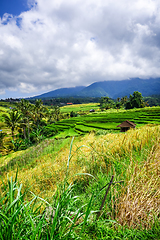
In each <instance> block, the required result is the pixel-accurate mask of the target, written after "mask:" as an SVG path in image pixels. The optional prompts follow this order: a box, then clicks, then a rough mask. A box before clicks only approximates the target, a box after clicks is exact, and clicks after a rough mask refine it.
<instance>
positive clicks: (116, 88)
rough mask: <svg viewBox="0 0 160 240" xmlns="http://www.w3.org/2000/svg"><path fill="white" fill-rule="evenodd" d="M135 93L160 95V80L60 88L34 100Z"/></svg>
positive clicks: (101, 83)
mask: <svg viewBox="0 0 160 240" xmlns="http://www.w3.org/2000/svg"><path fill="white" fill-rule="evenodd" d="M134 91H139V92H141V93H142V96H144V97H145V96H150V95H155V94H160V78H150V79H140V78H132V79H130V80H120V81H103V82H95V83H92V84H91V85H89V86H87V87H85V86H80V87H75V88H60V89H56V90H54V91H51V92H47V93H44V94H41V95H39V96H35V97H33V98H41V99H44V98H56V97H66V96H70V97H71V96H72V97H102V96H108V97H110V98H114V99H116V98H117V97H123V96H129V94H131V93H133V92H134Z"/></svg>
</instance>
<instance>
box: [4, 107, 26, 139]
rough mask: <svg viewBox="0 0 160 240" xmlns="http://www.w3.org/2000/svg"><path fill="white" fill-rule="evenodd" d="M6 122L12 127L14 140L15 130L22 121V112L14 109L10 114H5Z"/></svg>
mask: <svg viewBox="0 0 160 240" xmlns="http://www.w3.org/2000/svg"><path fill="white" fill-rule="evenodd" d="M3 117H4V121H5V124H6V125H7V126H8V127H9V128H11V132H12V139H13V141H14V131H15V129H16V128H17V127H18V125H19V123H20V121H21V117H22V116H21V114H19V113H18V111H17V110H15V109H12V110H11V111H10V112H9V113H8V114H3Z"/></svg>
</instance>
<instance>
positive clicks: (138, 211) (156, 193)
mask: <svg viewBox="0 0 160 240" xmlns="http://www.w3.org/2000/svg"><path fill="white" fill-rule="evenodd" d="M131 167H132V163H131V165H130V168H131ZM127 174H128V178H129V180H128V182H127V186H125V187H124V188H123V189H122V192H121V196H120V197H119V199H118V204H117V219H118V220H119V222H120V223H121V224H122V225H125V224H127V225H128V226H134V227H135V226H137V225H141V226H143V227H145V228H148V227H150V226H151V224H152V223H153V222H154V218H156V217H157V216H159V215H160V144H159V143H157V144H155V145H154V146H153V148H152V150H151V152H150V154H149V156H148V159H147V161H146V162H142V164H139V165H138V164H136V165H134V171H133V174H131V170H130V169H128V171H127Z"/></svg>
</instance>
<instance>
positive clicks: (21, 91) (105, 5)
mask: <svg viewBox="0 0 160 240" xmlns="http://www.w3.org/2000/svg"><path fill="white" fill-rule="evenodd" d="M134 77H140V78H149V77H160V1H159V0H67V1H66V0H28V1H27V0H14V1H13V0H1V1H0V99H1V98H7V97H27V96H34V95H38V94H40V93H44V92H48V91H51V90H54V89H57V88H62V87H74V86H82V85H85V86H87V85H89V84H91V83H93V82H96V81H104V80H122V79H128V78H134Z"/></svg>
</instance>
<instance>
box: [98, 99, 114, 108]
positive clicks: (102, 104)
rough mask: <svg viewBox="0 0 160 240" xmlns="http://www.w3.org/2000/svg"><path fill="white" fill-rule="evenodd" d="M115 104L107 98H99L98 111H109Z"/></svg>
mask: <svg viewBox="0 0 160 240" xmlns="http://www.w3.org/2000/svg"><path fill="white" fill-rule="evenodd" d="M115 107H116V104H115V102H114V101H113V100H112V99H111V98H109V97H101V99H100V109H101V110H103V109H106V110H107V109H110V108H115Z"/></svg>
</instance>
